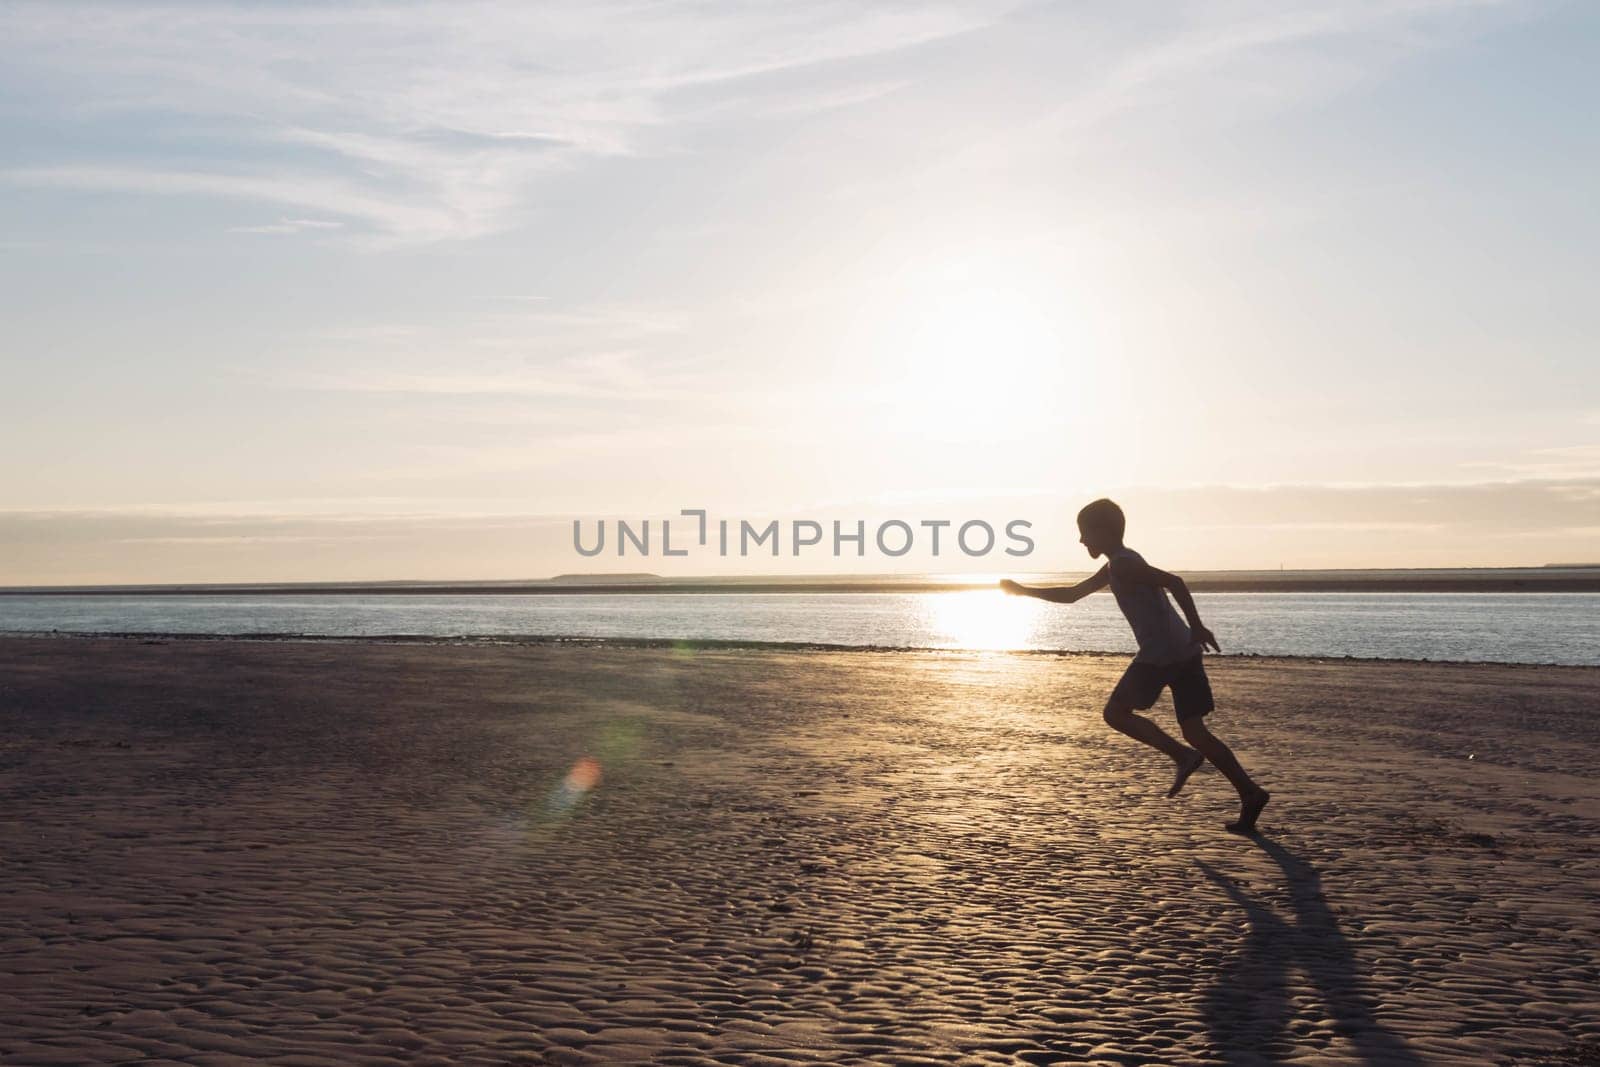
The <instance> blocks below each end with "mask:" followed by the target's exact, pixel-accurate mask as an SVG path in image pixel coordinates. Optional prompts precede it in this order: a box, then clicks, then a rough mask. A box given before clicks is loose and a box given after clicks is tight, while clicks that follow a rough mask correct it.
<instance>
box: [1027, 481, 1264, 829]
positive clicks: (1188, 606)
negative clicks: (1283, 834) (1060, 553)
mask: <svg viewBox="0 0 1600 1067" xmlns="http://www.w3.org/2000/svg"><path fill="white" fill-rule="evenodd" d="M1126 526H1127V520H1126V519H1125V518H1124V517H1123V514H1122V509H1121V508H1119V507H1118V506H1117V505H1116V504H1114V503H1113V502H1112V501H1110V500H1105V499H1101V500H1096V501H1094V502H1093V503H1092V504H1089V505H1088V506H1086V507H1085V508H1084V509H1083V510H1082V511H1080V512H1078V533H1079V534H1080V537H1079V538H1078V540H1079V541H1080V542H1081V543H1082V545H1083V547H1084V548H1085V549H1087V550H1088V552H1089V555H1090V556H1091V557H1092V558H1094V559H1099V558H1100V557H1101V556H1102V555H1103V556H1105V557H1106V564H1105V566H1103V567H1101V568H1100V569H1099V570H1098V571H1096V572H1095V573H1094V575H1093V576H1092V577H1090V578H1086V579H1084V580H1083V581H1081V582H1079V583H1078V584H1077V585H1063V586H1041V587H1030V586H1025V585H1019V584H1018V583H1016V582H1013V581H1011V580H1010V579H1009V578H1008V579H1004V580H1002V581H1001V582H1000V588H1001V589H1003V590H1005V591H1006V592H1007V593H1012V594H1015V595H1018V596H1031V597H1037V598H1038V599H1040V600H1047V601H1049V602H1051V603H1052V604H1071V603H1074V602H1076V601H1079V600H1082V599H1083V598H1084V597H1086V596H1088V595H1089V594H1090V593H1093V592H1094V591H1096V590H1097V589H1104V588H1105V587H1106V586H1107V585H1109V586H1111V592H1112V595H1114V596H1115V597H1116V598H1117V606H1118V607H1119V608H1121V609H1122V614H1123V615H1124V616H1125V617H1126V618H1127V620H1128V625H1129V626H1131V627H1133V636H1134V638H1135V639H1136V640H1137V641H1138V642H1139V652H1138V655H1136V656H1134V657H1133V662H1132V663H1130V664H1128V670H1127V672H1126V673H1125V674H1123V676H1122V680H1121V681H1120V682H1118V683H1117V687H1116V688H1115V689H1113V690H1112V691H1111V697H1110V698H1109V699H1108V700H1107V701H1106V710H1105V719H1106V723H1107V724H1108V725H1110V726H1111V727H1112V728H1113V729H1115V730H1118V731H1120V732H1122V733H1125V734H1127V735H1128V736H1129V737H1131V738H1133V739H1135V740H1136V741H1143V742H1144V743H1145V744H1147V745H1149V746H1150V747H1152V748H1157V749H1160V750H1161V751H1162V752H1165V753H1166V754H1167V755H1168V756H1171V757H1172V761H1173V762H1174V763H1175V764H1177V772H1176V774H1175V776H1174V777H1173V780H1172V788H1171V789H1169V790H1167V796H1169V797H1175V796H1177V795H1178V791H1179V790H1181V789H1182V788H1183V783H1185V782H1187V781H1188V780H1189V776H1190V775H1191V774H1193V773H1194V772H1195V771H1196V770H1197V769H1198V768H1199V767H1200V765H1201V764H1202V763H1204V762H1205V761H1206V760H1210V761H1211V764H1212V766H1214V767H1216V768H1217V770H1219V771H1221V772H1222V773H1223V774H1224V775H1226V776H1227V779H1228V781H1230V782H1232V783H1233V787H1234V788H1235V789H1237V790H1238V791H1239V805H1240V807H1239V818H1238V820H1237V821H1235V822H1230V823H1226V824H1224V825H1225V827H1226V829H1228V830H1231V831H1233V832H1234V833H1237V834H1248V833H1252V832H1254V831H1255V827H1256V819H1257V818H1258V817H1259V816H1260V815H1261V809H1262V808H1264V807H1266V806H1267V801H1268V800H1269V799H1271V796H1272V794H1270V793H1268V792H1267V791H1266V790H1265V789H1262V788H1261V787H1260V786H1259V785H1257V784H1256V783H1255V782H1254V781H1253V780H1252V779H1251V778H1250V776H1249V775H1248V774H1246V773H1245V770H1244V768H1243V767H1241V766H1239V761H1238V759H1236V758H1235V757H1234V755H1233V752H1232V751H1231V750H1230V749H1229V748H1228V746H1227V745H1225V744H1223V743H1222V741H1221V740H1220V739H1219V738H1218V737H1217V736H1216V735H1215V734H1213V733H1212V732H1211V731H1210V730H1208V729H1206V724H1205V716H1206V715H1208V714H1209V713H1210V712H1211V711H1212V710H1213V708H1214V707H1215V706H1216V705H1215V704H1214V703H1213V702H1212V699H1211V682H1210V680H1209V679H1207V678H1206V669H1205V665H1204V663H1202V662H1201V656H1202V654H1203V653H1204V651H1205V649H1206V648H1207V647H1210V648H1211V649H1213V650H1214V651H1217V652H1221V651H1222V649H1221V648H1219V647H1218V646H1217V639H1216V638H1215V637H1213V636H1212V634H1211V631H1210V630H1208V629H1206V628H1205V626H1204V625H1203V624H1202V623H1201V622H1200V613H1199V611H1197V610H1196V609H1195V606H1194V598H1193V597H1192V596H1190V595H1189V587H1188V586H1186V585H1184V583H1183V579H1182V578H1179V577H1178V576H1177V575H1176V574H1168V573H1167V572H1166V571H1163V570H1158V569H1156V568H1155V567H1152V566H1150V564H1148V563H1146V562H1145V561H1144V557H1143V556H1141V555H1139V553H1137V552H1135V551H1134V550H1133V549H1131V548H1129V547H1127V546H1126V545H1124V544H1123V543H1122V535H1123V531H1124V530H1125V529H1126ZM1169 591H1170V592H1171V593H1172V596H1173V599H1175V600H1177V602H1178V606H1179V607H1181V608H1182V609H1183V618H1182V619H1180V618H1179V617H1178V613H1177V612H1176V611H1174V610H1173V607H1172V601H1171V600H1168V599H1167V593H1168V592H1169ZM1184 619H1187V620H1188V623H1187V624H1185V622H1184ZM1163 689H1171V690H1172V708H1173V710H1174V711H1175V712H1176V713H1177V715H1178V726H1179V727H1180V728H1181V729H1182V731H1183V740H1184V741H1187V742H1189V744H1188V745H1185V744H1183V743H1182V742H1179V741H1176V740H1174V739H1173V738H1172V737H1170V736H1169V735H1168V734H1167V733H1166V731H1164V730H1162V729H1161V727H1159V726H1157V725H1156V724H1155V723H1153V722H1151V721H1150V720H1149V719H1146V718H1144V717H1143V716H1141V715H1135V714H1134V711H1135V709H1138V710H1141V711H1142V710H1144V709H1147V708H1150V707H1153V706H1154V705H1155V702H1156V699H1157V698H1158V697H1159V696H1161V691H1162V690H1163ZM1190 746H1193V747H1190Z"/></svg>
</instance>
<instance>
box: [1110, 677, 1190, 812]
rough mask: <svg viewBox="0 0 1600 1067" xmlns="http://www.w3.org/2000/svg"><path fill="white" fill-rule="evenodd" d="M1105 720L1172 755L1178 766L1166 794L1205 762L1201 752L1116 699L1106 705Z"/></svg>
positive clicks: (1152, 746)
mask: <svg viewBox="0 0 1600 1067" xmlns="http://www.w3.org/2000/svg"><path fill="white" fill-rule="evenodd" d="M1105 720H1106V725H1108V726H1110V727H1111V728H1112V729H1113V730H1116V731H1117V732H1118V733H1124V734H1127V735H1128V736H1129V737H1131V738H1133V739H1134V740H1135V741H1143V742H1144V743H1145V744H1147V745H1149V746H1150V747H1151V748H1155V749H1159V750H1160V751H1162V752H1165V753H1166V754H1167V755H1168V756H1171V757H1172V761H1173V762H1174V763H1176V764H1177V765H1178V773H1177V778H1176V780H1175V781H1174V782H1173V785H1172V789H1171V790H1170V791H1169V792H1168V793H1167V796H1169V797H1170V796H1175V795H1177V792H1178V790H1179V789H1181V788H1183V783H1184V781H1185V780H1186V779H1187V778H1188V777H1189V775H1190V774H1191V773H1193V772H1194V769H1195V768H1196V767H1198V766H1200V764H1201V763H1203V762H1205V757H1204V756H1203V755H1201V754H1200V753H1198V752H1196V751H1195V750H1194V749H1192V748H1190V747H1189V746H1188V745H1185V744H1184V743H1183V742H1181V741H1179V740H1177V739H1176V738H1174V737H1172V736H1171V735H1170V734H1168V733H1167V732H1166V731H1165V730H1163V729H1162V728H1161V727H1159V726H1157V725H1156V724H1155V723H1153V722H1151V721H1150V720H1149V719H1147V718H1145V717H1144V716H1143V715H1135V714H1134V712H1133V709H1132V708H1130V707H1128V706H1127V705H1126V704H1122V703H1119V702H1117V701H1112V702H1111V703H1109V704H1107V705H1106V710H1105Z"/></svg>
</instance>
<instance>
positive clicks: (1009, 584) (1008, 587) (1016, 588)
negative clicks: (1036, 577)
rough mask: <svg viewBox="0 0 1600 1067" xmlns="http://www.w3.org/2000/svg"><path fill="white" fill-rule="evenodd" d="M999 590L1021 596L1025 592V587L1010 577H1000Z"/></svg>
mask: <svg viewBox="0 0 1600 1067" xmlns="http://www.w3.org/2000/svg"><path fill="white" fill-rule="evenodd" d="M1000 591H1001V592H1002V593H1009V594H1010V595H1011V596H1022V595H1023V594H1025V593H1026V592H1027V590H1026V589H1024V588H1022V586H1020V585H1018V584H1017V583H1016V582H1013V581H1012V580H1011V579H1010V578H1002V579H1000Z"/></svg>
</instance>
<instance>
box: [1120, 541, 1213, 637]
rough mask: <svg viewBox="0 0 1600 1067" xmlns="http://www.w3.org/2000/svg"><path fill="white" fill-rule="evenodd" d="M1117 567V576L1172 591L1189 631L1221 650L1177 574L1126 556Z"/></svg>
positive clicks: (1187, 588)
mask: <svg viewBox="0 0 1600 1067" xmlns="http://www.w3.org/2000/svg"><path fill="white" fill-rule="evenodd" d="M1107 566H1115V567H1116V568H1117V577H1118V578H1119V579H1120V578H1126V579H1127V580H1128V581H1130V582H1138V583H1140V584H1141V585H1158V586H1160V587H1162V588H1163V589H1166V590H1168V591H1170V592H1171V593H1172V599H1173V600H1176V601H1177V602H1178V608H1179V610H1180V611H1182V612H1183V617H1184V619H1185V620H1186V621H1187V622H1188V623H1189V632H1190V633H1192V634H1194V639H1195V640H1196V641H1199V642H1200V645H1201V647H1203V648H1209V649H1211V650H1212V651H1214V652H1221V651H1222V648H1221V647H1220V646H1219V645H1218V644H1217V639H1216V637H1215V636H1214V635H1213V634H1212V633H1211V631H1210V630H1208V629H1206V626H1205V624H1204V623H1203V622H1201V621H1200V609H1199V608H1197V607H1195V606H1194V597H1193V596H1191V595H1190V593H1189V587H1188V586H1187V585H1185V584H1184V581H1183V579H1182V578H1179V577H1178V576H1177V575H1176V574H1169V573H1167V572H1166V571H1164V570H1162V569H1161V568H1159V567H1152V566H1150V564H1148V563H1142V562H1140V561H1139V560H1136V559H1129V558H1128V557H1126V556H1121V557H1118V559H1117V560H1116V561H1115V563H1114V564H1107Z"/></svg>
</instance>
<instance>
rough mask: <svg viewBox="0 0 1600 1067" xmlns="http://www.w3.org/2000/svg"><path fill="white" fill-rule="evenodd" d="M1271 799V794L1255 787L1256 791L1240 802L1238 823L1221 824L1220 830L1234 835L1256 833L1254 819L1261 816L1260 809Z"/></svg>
mask: <svg viewBox="0 0 1600 1067" xmlns="http://www.w3.org/2000/svg"><path fill="white" fill-rule="evenodd" d="M1271 799H1272V794H1271V793H1269V792H1267V791H1266V790H1265V789H1262V788H1261V787H1260V786H1257V787H1256V791H1255V792H1254V793H1251V794H1250V795H1249V796H1248V797H1246V798H1245V799H1244V800H1242V801H1241V802H1240V805H1239V821H1238V822H1229V823H1223V824H1222V828H1223V829H1224V830H1227V831H1228V832H1229V833H1234V834H1253V833H1255V832H1256V819H1257V818H1259V817H1260V815H1261V809H1262V808H1264V807H1266V806H1267V801H1269V800H1271Z"/></svg>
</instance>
